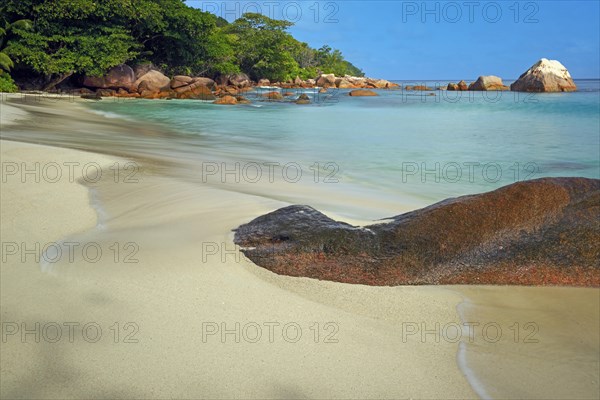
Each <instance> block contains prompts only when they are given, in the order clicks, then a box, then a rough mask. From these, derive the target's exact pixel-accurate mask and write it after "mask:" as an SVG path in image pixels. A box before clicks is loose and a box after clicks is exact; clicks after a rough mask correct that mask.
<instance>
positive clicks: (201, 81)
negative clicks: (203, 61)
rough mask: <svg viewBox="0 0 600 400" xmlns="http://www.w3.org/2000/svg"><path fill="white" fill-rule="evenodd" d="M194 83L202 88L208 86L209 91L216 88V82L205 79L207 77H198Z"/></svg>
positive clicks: (194, 79)
mask: <svg viewBox="0 0 600 400" xmlns="http://www.w3.org/2000/svg"><path fill="white" fill-rule="evenodd" d="M192 83H197V84H200V85H202V86H206V87H207V88H209V89H214V88H215V86H216V83H215V81H213V80H212V79H210V78H205V77H196V78H193V80H192Z"/></svg>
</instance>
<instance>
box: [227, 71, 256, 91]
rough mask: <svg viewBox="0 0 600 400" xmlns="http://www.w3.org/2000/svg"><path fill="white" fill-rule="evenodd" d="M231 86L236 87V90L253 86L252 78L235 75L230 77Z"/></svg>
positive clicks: (241, 74) (242, 74)
mask: <svg viewBox="0 0 600 400" xmlns="http://www.w3.org/2000/svg"><path fill="white" fill-rule="evenodd" d="M228 79H229V84H230V85H231V86H235V87H236V88H245V87H249V86H252V81H251V80H250V77H248V75H246V74H244V73H239V74H233V75H229V76H228Z"/></svg>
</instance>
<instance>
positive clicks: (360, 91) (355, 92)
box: [348, 89, 379, 97]
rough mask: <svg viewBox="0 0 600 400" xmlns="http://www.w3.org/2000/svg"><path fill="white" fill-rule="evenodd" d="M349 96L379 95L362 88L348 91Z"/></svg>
mask: <svg viewBox="0 0 600 400" xmlns="http://www.w3.org/2000/svg"><path fill="white" fill-rule="evenodd" d="M348 95H349V96H353V97H359V96H379V95H378V94H377V93H375V92H373V91H372V90H364V89H358V90H353V91H351V92H350V93H348Z"/></svg>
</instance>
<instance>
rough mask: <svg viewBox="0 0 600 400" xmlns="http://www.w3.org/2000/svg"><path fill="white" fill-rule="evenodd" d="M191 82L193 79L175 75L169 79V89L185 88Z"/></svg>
mask: <svg viewBox="0 0 600 400" xmlns="http://www.w3.org/2000/svg"><path fill="white" fill-rule="evenodd" d="M193 80H194V78H192V77H190V76H184V75H176V76H174V77H173V79H171V89H177V88H179V87H182V86H187V85H189V84H190V83H192V81H193Z"/></svg>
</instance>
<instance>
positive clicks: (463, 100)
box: [90, 80, 600, 205]
mask: <svg viewBox="0 0 600 400" xmlns="http://www.w3.org/2000/svg"><path fill="white" fill-rule="evenodd" d="M419 83H420V84H423V82H419ZM425 83H426V84H427V85H429V86H430V87H435V82H433V81H428V82H425ZM577 84H578V87H579V91H578V92H576V93H554V94H526V93H513V92H493V93H487V92H444V91H433V92H404V91H399V90H394V91H379V94H380V96H379V97H350V96H348V95H347V93H348V90H339V91H334V92H330V93H328V94H326V95H324V94H317V93H315V92H314V91H311V90H306V91H305V92H306V93H308V94H309V95H310V96H311V97H312V98H313V100H314V104H312V105H310V106H298V105H295V104H291V103H284V104H282V103H275V102H267V101H257V100H258V99H255V97H256V95H255V94H254V93H248V94H246V96H247V97H249V98H250V99H252V100H255V101H253V104H252V105H248V106H236V107H227V106H217V105H213V104H210V103H207V102H201V101H177V100H172V101H166V100H164V101H144V100H135V101H131V100H116V99H106V100H104V101H101V102H98V103H93V104H90V107H92V108H93V109H94V110H96V111H100V112H102V113H105V114H106V113H110V114H108V115H112V114H116V115H120V116H126V117H128V118H133V119H141V120H144V121H151V122H159V123H162V124H165V126H168V127H169V128H170V129H171V130H173V131H175V132H176V134H175V137H171V138H169V139H168V140H163V141H162V142H161V143H160V144H159V147H160V149H159V150H160V151H163V152H164V151H169V152H173V154H174V155H175V156H176V157H182V158H183V157H185V158H188V159H192V160H194V159H195V160H197V162H198V164H201V163H203V162H205V161H206V160H223V159H227V160H230V161H229V162H233V161H242V162H245V163H250V162H257V163H263V162H278V163H280V164H281V165H286V164H288V163H293V165H296V164H299V165H300V166H301V167H302V170H303V171H304V173H305V175H306V174H310V176H316V177H317V178H316V179H317V180H320V181H322V180H323V179H325V178H326V177H328V176H329V177H330V178H332V179H330V182H328V183H332V182H334V181H337V182H339V184H341V185H342V186H343V185H350V186H352V187H354V188H364V189H368V190H370V191H371V192H372V193H376V194H375V195H379V194H380V195H381V196H386V197H387V198H389V199H393V198H394V197H395V196H403V197H404V198H412V199H414V203H415V204H420V205H425V204H429V203H431V202H433V201H438V200H442V199H445V198H448V197H452V196H457V195H464V194H469V193H479V192H482V191H487V190H492V189H495V188H498V187H500V186H503V185H506V184H509V183H512V182H515V181H519V180H525V179H534V178H539V177H545V176H583V177H589V178H599V177H600V176H599V175H600V172H599V171H600V161H599V160H600V133H599V132H600V81H598V80H587V81H577ZM442 85H443V84H442ZM430 93H433V94H435V96H430V95H429V94H430ZM315 163H319V168H320V170H321V172H320V173H319V175H318V176H317V175H315V170H316V165H315ZM244 165H245V164H242V167H243V166H244ZM243 179H244V176H242V180H243Z"/></svg>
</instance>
